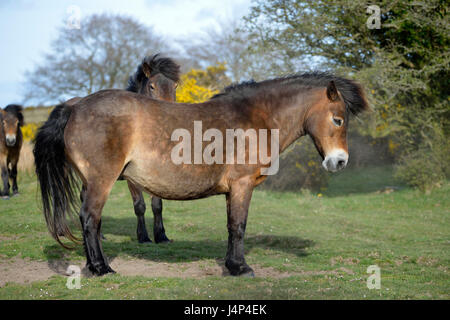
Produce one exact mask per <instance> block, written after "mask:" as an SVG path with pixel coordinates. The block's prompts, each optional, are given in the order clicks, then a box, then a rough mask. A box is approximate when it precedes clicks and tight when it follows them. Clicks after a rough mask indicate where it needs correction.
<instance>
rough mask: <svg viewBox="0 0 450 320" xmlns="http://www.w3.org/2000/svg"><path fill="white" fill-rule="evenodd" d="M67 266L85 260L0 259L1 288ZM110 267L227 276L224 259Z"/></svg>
mask: <svg viewBox="0 0 450 320" xmlns="http://www.w3.org/2000/svg"><path fill="white" fill-rule="evenodd" d="M69 265H75V266H78V267H80V268H82V267H83V266H84V262H81V261H78V262H69V261H63V260H52V261H49V262H46V261H33V260H30V259H20V258H14V259H8V260H4V261H0V287H2V286H4V285H5V284H6V283H8V282H13V283H19V284H27V283H31V282H35V281H44V280H48V279H49V278H50V277H52V276H54V275H63V276H68V275H69V274H68V273H67V268H68V267H69ZM110 265H111V267H112V268H113V269H114V270H115V271H116V272H117V273H119V274H121V275H124V276H143V277H167V278H183V279H199V278H206V277H210V276H218V277H221V276H228V275H229V273H228V271H227V269H226V268H225V265H224V261H223V260H220V259H217V260H202V261H194V262H187V263H167V262H154V261H148V260H144V259H124V258H115V259H113V260H112V261H110ZM252 268H253V270H254V271H255V276H256V277H258V278H274V279H280V278H286V277H290V276H299V275H333V274H338V273H339V271H340V272H344V273H352V272H348V271H347V270H339V269H338V270H331V271H300V272H280V271H278V270H276V269H274V268H265V267H260V266H258V265H252ZM82 275H83V276H91V274H90V273H89V272H88V271H87V270H86V269H83V270H82Z"/></svg>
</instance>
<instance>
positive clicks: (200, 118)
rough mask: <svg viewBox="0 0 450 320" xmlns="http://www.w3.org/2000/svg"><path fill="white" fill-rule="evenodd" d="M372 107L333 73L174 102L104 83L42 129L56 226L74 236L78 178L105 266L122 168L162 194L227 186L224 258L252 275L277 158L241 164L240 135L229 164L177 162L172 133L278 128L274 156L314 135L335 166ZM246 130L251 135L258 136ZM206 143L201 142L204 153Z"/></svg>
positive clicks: (42, 173)
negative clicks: (106, 226)
mask: <svg viewBox="0 0 450 320" xmlns="http://www.w3.org/2000/svg"><path fill="white" fill-rule="evenodd" d="M367 108H368V105H367V101H366V98H365V96H364V92H363V89H362V88H361V86H360V85H359V84H357V83H356V82H354V81H352V80H348V79H344V78H340V77H336V76H334V75H331V74H328V73H307V74H298V75H293V76H289V77H283V78H277V79H273V80H267V81H262V82H251V83H245V84H241V85H235V86H232V87H229V88H227V89H226V90H225V91H224V92H223V93H222V94H219V95H217V96H215V97H213V98H212V99H210V100H209V101H207V102H205V103H200V104H182V103H179V104H177V103H169V102H165V101H158V100H154V99H151V98H148V97H146V96H143V95H138V94H134V93H131V92H127V91H122V90H102V91H99V92H96V93H94V94H92V95H89V96H87V97H85V98H83V99H82V100H80V101H79V102H78V103H76V105H75V107H74V108H64V107H60V108H56V109H55V110H54V111H53V112H52V113H51V115H50V117H49V120H48V121H47V122H46V123H45V125H44V126H43V127H41V129H40V130H39V132H38V134H37V138H36V145H35V149H34V155H35V162H36V172H37V175H38V179H39V183H40V187H41V195H42V200H43V208H44V216H45V218H46V221H47V226H48V229H49V231H50V233H51V234H52V236H53V237H54V238H55V239H56V240H57V241H58V242H60V239H59V237H58V234H57V232H56V230H57V229H56V228H60V229H61V230H64V233H65V235H66V236H67V237H68V238H69V239H74V236H73V235H72V233H71V232H70V230H69V228H68V226H67V221H66V220H67V216H68V215H69V214H70V213H73V214H74V216H77V215H76V211H75V209H76V199H77V197H76V193H75V191H76V188H75V186H76V183H77V178H80V179H81V181H82V183H83V185H84V186H85V188H86V191H85V194H84V199H83V203H82V205H81V209H80V211H79V218H80V221H81V226H82V231H83V242H84V248H85V253H86V258H87V267H88V268H89V270H91V271H92V272H93V273H94V274H97V275H102V274H105V273H108V272H114V271H113V270H112V269H111V268H110V266H109V265H108V262H107V259H106V257H105V255H104V253H103V249H102V245H101V241H100V236H99V235H100V227H101V213H102V209H103V206H104V204H105V202H106V200H107V198H108V195H109V193H110V191H111V188H112V186H113V185H114V183H115V181H116V180H117V179H118V178H119V177H123V178H124V179H126V180H127V181H130V182H131V183H132V184H133V185H134V186H136V187H137V188H139V190H142V191H145V192H148V193H149V194H151V195H154V196H158V197H160V198H163V199H171V200H192V199H199V198H204V197H209V196H212V195H218V194H224V195H225V197H226V202H227V216H228V224H227V226H228V234H229V236H228V250H227V254H226V262H225V266H226V267H227V268H228V270H229V271H230V273H231V274H232V275H253V270H252V269H251V268H250V267H249V266H248V265H247V263H246V262H245V259H244V234H245V229H246V223H247V214H248V208H249V205H250V200H251V197H252V192H253V189H254V188H255V187H256V186H257V185H259V184H260V183H262V182H263V181H264V180H265V178H266V176H265V175H264V174H263V173H264V172H265V171H266V169H267V168H268V167H270V166H271V164H267V163H263V162H262V161H258V162H257V163H252V164H250V163H249V162H248V161H247V162H245V163H243V164H242V163H241V164H236V162H237V161H236V155H237V154H239V153H242V152H244V155H245V159H250V157H251V156H252V153H251V152H250V148H249V147H248V145H246V144H244V147H242V144H241V148H239V147H237V146H239V143H238V144H237V146H236V143H235V140H238V139H236V136H232V140H231V141H232V143H230V144H228V142H227V143H223V144H222V146H223V149H224V150H225V151H226V152H225V153H226V154H227V156H228V154H231V155H233V157H230V160H234V161H231V163H230V162H229V161H228V158H227V161H226V162H225V161H216V162H213V163H211V164H206V163H202V162H200V163H196V161H195V160H194V163H189V162H183V163H179V162H177V161H178V160H177V161H174V150H178V149H177V148H178V147H179V145H180V143H181V142H180V141H179V138H178V139H177V138H175V139H173V138H174V132H178V131H179V130H182V131H183V132H184V133H186V134H188V135H190V136H191V137H192V136H195V135H196V134H197V133H196V132H195V126H196V123H197V124H198V123H201V125H202V128H203V130H209V129H211V130H215V131H214V132H216V133H218V134H222V136H223V137H225V136H226V135H227V133H228V132H229V130H230V129H231V130H232V131H231V132H233V130H238V129H241V130H249V129H253V130H256V132H258V136H259V140H258V141H262V136H263V133H264V132H266V135H267V136H269V134H268V133H267V132H270V136H271V137H272V136H276V135H278V137H279V139H278V143H274V141H275V142H276V140H273V139H272V138H271V137H270V139H267V140H269V142H268V145H267V150H270V154H269V153H268V155H269V157H270V158H271V159H270V160H271V163H274V162H276V161H277V159H274V158H275V156H273V155H276V154H278V151H279V152H282V151H283V150H285V149H286V148H287V147H288V146H289V145H291V144H292V143H293V142H294V141H296V140H297V139H298V138H300V137H301V136H303V135H309V136H311V138H312V139H313V141H314V143H315V145H316V148H317V150H318V152H319V154H320V155H321V156H322V157H323V159H324V160H323V166H324V167H325V168H326V169H327V170H329V171H337V170H340V169H342V168H344V167H345V166H346V164H347V160H348V148H347V139H346V133H347V127H348V119H349V114H350V113H353V114H357V113H359V112H361V111H363V110H365V109H367ZM272 132H278V134H275V133H273V134H272ZM246 138H248V137H244V139H245V140H244V142H245V141H247V140H250V139H246ZM205 140H206V139H205ZM210 141H211V140H210ZM238 142H239V140H238ZM241 142H242V141H241ZM189 146H190V147H189V149H185V150H183V157H184V152H185V151H191V150H193V152H194V156H195V155H196V154H198V153H197V152H198V148H199V145H196V144H195V141H194V143H193V144H192V145H191V144H189ZM202 148H203V142H201V143H200V149H201V150H200V152H201V151H202V150H203V149H202ZM207 148H208V147H207ZM207 148H205V150H206V149H207ZM217 150H218V149H217ZM260 152H262V151H258V153H260ZM175 154H177V152H175ZM203 154H204V153H203ZM219 160H222V159H219ZM237 163H239V162H237ZM71 209H72V210H71Z"/></svg>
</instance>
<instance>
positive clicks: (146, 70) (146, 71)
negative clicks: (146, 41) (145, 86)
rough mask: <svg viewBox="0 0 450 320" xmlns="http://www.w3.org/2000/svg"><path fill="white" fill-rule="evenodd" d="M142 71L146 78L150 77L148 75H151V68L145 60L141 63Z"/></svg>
mask: <svg viewBox="0 0 450 320" xmlns="http://www.w3.org/2000/svg"><path fill="white" fill-rule="evenodd" d="M142 71H143V72H144V74H145V76H146V77H147V78H150V75H151V73H152V69H151V68H150V66H149V65H148V63H147V62H144V63H143V64H142Z"/></svg>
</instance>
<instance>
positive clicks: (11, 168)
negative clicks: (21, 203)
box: [0, 104, 23, 199]
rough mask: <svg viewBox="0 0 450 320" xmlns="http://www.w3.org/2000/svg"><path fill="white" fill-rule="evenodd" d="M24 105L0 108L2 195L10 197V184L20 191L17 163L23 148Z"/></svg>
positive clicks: (5, 197) (0, 191)
mask: <svg viewBox="0 0 450 320" xmlns="http://www.w3.org/2000/svg"><path fill="white" fill-rule="evenodd" d="M22 109H23V108H22V106H19V105H16V104H10V105H8V106H7V107H6V108H5V109H4V110H2V109H0V171H1V176H2V182H3V190H1V189H0V196H1V197H2V198H3V199H8V198H9V195H10V193H9V189H10V184H9V180H11V181H12V191H13V194H14V195H16V194H18V193H19V188H18V187H17V163H18V162H19V156H20V149H21V148H22V142H23V136H22V130H21V129H20V127H22V126H23V114H22Z"/></svg>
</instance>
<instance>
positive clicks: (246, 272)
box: [225, 178, 254, 277]
mask: <svg viewBox="0 0 450 320" xmlns="http://www.w3.org/2000/svg"><path fill="white" fill-rule="evenodd" d="M253 187H254V185H253V183H252V181H251V180H250V179H247V178H246V179H241V180H239V181H236V182H234V183H233V185H232V186H231V190H230V192H229V193H227V195H226V199H227V222H228V224H227V226H228V250H227V256H226V260H225V266H226V267H227V268H228V270H229V271H230V274H231V275H233V276H251V277H253V276H254V273H253V270H252V268H250V267H249V266H248V265H247V263H246V262H245V258H244V235H245V228H246V225H247V216H248V208H249V205H250V200H251V198H252V192H253Z"/></svg>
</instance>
